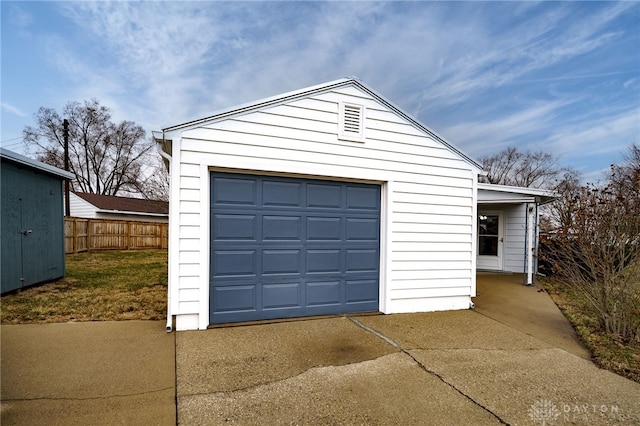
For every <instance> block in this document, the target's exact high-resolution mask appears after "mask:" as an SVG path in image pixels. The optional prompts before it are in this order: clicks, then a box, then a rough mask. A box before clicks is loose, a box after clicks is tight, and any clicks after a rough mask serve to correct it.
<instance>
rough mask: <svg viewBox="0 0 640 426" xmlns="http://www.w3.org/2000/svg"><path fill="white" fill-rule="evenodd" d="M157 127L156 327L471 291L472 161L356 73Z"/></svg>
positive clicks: (419, 305) (462, 300) (459, 301)
mask: <svg viewBox="0 0 640 426" xmlns="http://www.w3.org/2000/svg"><path fill="white" fill-rule="evenodd" d="M154 137H155V139H156V141H157V143H158V145H159V147H160V148H161V149H160V151H161V155H162V156H163V157H164V159H165V160H166V161H167V162H169V171H170V178H171V195H170V196H171V205H170V209H171V214H170V220H169V234H170V240H169V303H168V322H167V328H168V329H171V325H172V319H173V318H175V324H176V329H178V330H187V329H205V328H207V326H208V325H210V324H215V323H225V322H238V321H252V320H261V319H275V318H290V317H302V316H312V315H326V314H343V313H354V312H370V311H375V312H377V311H379V312H383V313H400V312H420V311H436V310H450V309H468V308H469V307H470V306H472V298H473V297H475V295H476V262H477V260H478V259H480V257H479V256H477V255H476V254H477V243H478V238H477V236H478V232H477V226H478V222H477V219H478V216H477V210H476V209H477V206H478V183H477V182H478V179H477V178H478V174H480V173H482V170H481V166H480V165H479V164H478V163H476V162H475V161H473V160H472V159H470V158H469V157H468V156H466V155H465V154H463V153H462V152H461V151H459V150H458V149H456V148H455V147H454V146H452V145H451V144H449V143H448V142H447V141H445V140H444V139H443V138H441V137H440V136H438V135H436V134H435V133H434V132H433V131H431V130H430V129H428V128H427V127H426V126H424V125H423V124H421V123H420V122H418V121H417V120H415V119H414V118H412V117H411V116H409V115H408V114H407V113H405V112H403V111H402V110H401V109H400V108H398V107H396V106H394V105H393V104H392V103H391V102H389V101H388V100H387V99H385V98H384V97H382V96H381V95H379V94H378V93H376V92H375V91H373V90H372V89H370V88H369V87H367V86H366V85H364V84H363V83H362V82H360V81H358V80H356V79H342V80H337V81H334V82H330V83H326V84H322V85H319V86H314V87H309V88H306V89H302V90H298V91H295V92H291V93H286V94H283V95H280V96H276V97H273V98H269V99H264V100H260V101H257V102H254V103H250V104H247V105H243V106H239V107H236V108H231V109H228V110H225V111H221V112H219V113H217V114H214V115H211V116H209V117H205V118H202V119H199V120H193V121H190V122H187V123H184V124H178V125H175V126H171V127H167V128H165V129H164V130H163V131H162V132H154ZM492 209H493V207H492ZM481 225H484V223H483V224H481ZM482 242H483V244H484V243H485V242H486V241H485V240H484V239H483V240H482ZM480 260H482V259H480Z"/></svg>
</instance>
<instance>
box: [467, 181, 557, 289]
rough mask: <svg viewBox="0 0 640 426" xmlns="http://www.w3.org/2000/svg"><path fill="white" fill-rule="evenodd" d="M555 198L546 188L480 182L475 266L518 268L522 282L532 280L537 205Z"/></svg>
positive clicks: (483, 269)
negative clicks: (522, 276)
mask: <svg viewBox="0 0 640 426" xmlns="http://www.w3.org/2000/svg"><path fill="white" fill-rule="evenodd" d="M554 199H555V195H554V194H553V193H552V192H550V191H546V190H541V189H534V188H520V187H514V186H504V185H492V184H483V183H479V184H478V253H477V254H478V256H477V260H476V266H477V269H478V270H479V271H494V272H518V273H520V272H521V273H523V274H524V280H525V284H532V283H533V276H534V274H535V272H536V271H537V269H538V268H537V259H538V258H537V249H538V224H539V214H538V213H539V212H538V206H540V205H542V204H547V203H550V202H552V201H553V200H554Z"/></svg>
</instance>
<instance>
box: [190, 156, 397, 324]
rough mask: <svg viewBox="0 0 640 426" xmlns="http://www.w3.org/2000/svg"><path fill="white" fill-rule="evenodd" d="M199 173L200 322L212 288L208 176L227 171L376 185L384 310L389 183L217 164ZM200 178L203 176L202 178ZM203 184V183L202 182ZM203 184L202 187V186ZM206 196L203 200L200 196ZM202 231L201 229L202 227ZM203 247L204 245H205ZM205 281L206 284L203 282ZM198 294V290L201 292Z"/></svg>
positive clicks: (207, 308)
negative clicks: (220, 166)
mask: <svg viewBox="0 0 640 426" xmlns="http://www.w3.org/2000/svg"><path fill="white" fill-rule="evenodd" d="M201 170H202V172H203V173H202V175H201V176H203V177H204V176H205V173H206V176H207V179H206V180H205V182H206V184H205V185H202V186H203V188H201V189H202V190H203V192H204V194H203V195H205V194H206V195H205V197H203V199H202V200H201V203H202V204H201V212H202V213H204V212H205V211H206V213H207V214H206V216H204V217H203V219H204V220H202V221H201V223H202V224H203V225H204V224H205V222H206V228H207V229H206V234H205V233H203V234H204V235H207V236H208V237H207V238H202V239H201V247H202V251H201V253H202V255H203V256H206V258H207V262H206V263H204V262H203V264H204V265H205V266H206V268H205V269H206V271H201V272H202V273H203V276H202V278H203V281H202V286H201V291H204V293H205V294H203V296H205V297H204V298H202V299H200V300H201V302H200V309H199V311H200V312H201V314H200V315H201V317H200V319H201V320H200V323H201V324H203V323H204V322H205V321H202V320H203V319H204V318H203V317H204V316H205V313H206V322H207V325H210V324H208V323H210V322H211V321H210V315H211V314H212V312H211V311H212V309H211V306H209V305H210V303H211V298H210V292H211V290H212V284H211V271H212V265H211V264H210V262H211V249H212V245H213V242H212V239H211V228H210V226H211V223H212V222H211V220H212V218H211V217H210V215H211V206H212V205H211V203H212V200H211V199H210V195H211V193H212V192H211V177H212V176H213V174H214V173H230V174H237V175H246V176H254V177H256V178H260V177H275V178H293V179H303V180H312V181H326V182H327V183H347V184H348V183H356V184H367V185H376V186H378V188H379V194H380V199H379V211H378V227H379V234H378V253H379V264H378V277H377V280H378V302H377V303H378V309H377V310H378V311H381V312H384V311H385V307H386V305H387V303H388V301H387V299H388V297H387V294H386V279H385V278H386V272H387V270H388V268H387V262H388V258H387V255H386V253H387V252H388V251H387V250H388V247H387V244H388V236H387V232H388V226H387V225H386V219H387V206H388V205H389V200H388V199H387V197H388V194H389V193H390V191H389V188H388V186H389V182H384V181H371V180H364V179H354V178H349V177H336V176H318V175H302V174H290V173H277V172H268V171H254V170H244V169H243V170H237V169H227V168H219V167H202V169H201ZM203 180H204V179H203ZM203 183H204V182H203ZM204 186H206V188H204ZM204 198H206V199H204ZM203 231H205V230H204V229H203ZM205 247H206V248H205ZM205 281H206V283H205ZM201 294H202V293H201Z"/></svg>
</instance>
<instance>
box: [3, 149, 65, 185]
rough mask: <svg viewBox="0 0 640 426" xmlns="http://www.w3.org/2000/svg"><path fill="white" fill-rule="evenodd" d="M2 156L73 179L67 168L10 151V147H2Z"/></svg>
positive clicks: (45, 171) (41, 170)
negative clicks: (63, 168)
mask: <svg viewBox="0 0 640 426" xmlns="http://www.w3.org/2000/svg"><path fill="white" fill-rule="evenodd" d="M0 158H2V160H9V161H11V162H14V163H17V164H21V165H23V166H27V167H30V168H32V169H35V170H38V171H40V172H44V173H47V174H50V175H53V176H58V177H61V178H63V179H73V177H74V175H73V173H71V172H67V171H66V170H62V169H59V168H57V167H54V166H52V165H50V164H47V163H43V162H42V161H37V160H33V159H31V158H29V157H25V156H24V155H20V154H18V153H17V152H13V151H9V150H8V149H4V148H0Z"/></svg>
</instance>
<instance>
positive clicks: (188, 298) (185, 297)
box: [179, 288, 200, 302]
mask: <svg viewBox="0 0 640 426" xmlns="http://www.w3.org/2000/svg"><path fill="white" fill-rule="evenodd" d="M179 296H180V300H181V301H183V302H198V301H199V297H200V292H199V291H198V290H197V289H193V288H185V289H180V291H179Z"/></svg>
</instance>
